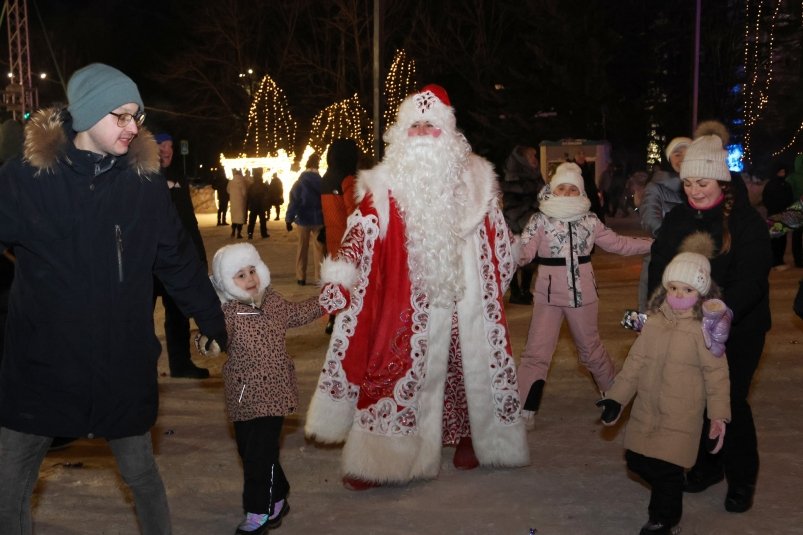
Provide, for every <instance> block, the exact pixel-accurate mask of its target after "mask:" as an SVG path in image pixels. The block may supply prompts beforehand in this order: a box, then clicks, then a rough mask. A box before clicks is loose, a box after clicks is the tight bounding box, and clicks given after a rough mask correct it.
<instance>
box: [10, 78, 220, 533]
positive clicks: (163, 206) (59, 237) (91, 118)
mask: <svg viewBox="0 0 803 535" xmlns="http://www.w3.org/2000/svg"><path fill="white" fill-rule="evenodd" d="M67 99H68V102H69V105H68V107H67V109H57V108H49V109H42V110H39V111H37V112H36V113H34V115H33V117H31V119H30V121H28V123H27V124H26V127H25V148H24V155H23V156H22V157H17V158H14V159H12V160H11V161H9V162H7V163H6V164H5V165H4V166H3V168H2V169H0V247H2V248H3V249H5V248H6V247H12V248H13V250H14V254H15V256H16V268H15V274H14V281H13V283H12V286H11V295H10V298H9V312H8V319H7V329H6V335H7V338H6V342H5V350H6V351H5V355H4V357H3V366H2V370H1V371H0V481H1V482H2V483H1V484H0V529H1V530H2V531H3V532H4V533H14V534H30V533H31V532H32V514H31V496H32V493H33V490H34V488H35V486H36V481H37V479H38V477H39V470H40V466H41V465H42V461H43V459H44V457H45V455H46V454H47V451H48V446H50V444H51V441H52V437H57V436H61V437H87V438H105V439H106V440H107V442H108V444H109V447H110V448H111V450H112V452H113V454H114V456H115V458H116V460H117V467H118V469H119V471H120V475H121V476H122V480H123V481H124V482H125V483H126V484H127V485H128V487H129V488H130V489H131V492H132V495H133V499H134V508H135V510H136V515H137V518H138V520H139V528H140V531H141V532H142V533H143V534H145V535H154V534H159V535H163V534H168V533H170V532H171V526H170V511H169V507H168V504H167V495H166V493H165V489H164V484H163V483H162V478H161V476H160V475H159V470H158V468H157V465H156V460H155V458H154V455H153V445H152V441H151V434H150V429H151V427H152V426H153V425H154V423H155V421H156V417H157V414H158V408H159V398H158V380H157V379H158V373H157V367H156V364H157V361H158V359H159V354H160V353H161V345H160V344H159V340H158V339H157V338H156V334H155V332H154V328H153V277H154V275H155V276H156V277H158V278H159V279H160V280H161V281H162V283H163V284H164V286H165V288H166V289H167V291H168V292H169V293H170V294H171V295H172V297H173V299H175V301H176V302H177V303H178V304H179V306H180V307H181V309H182V312H184V314H186V315H187V316H193V317H194V318H195V320H196V322H197V323H198V325H199V327H200V328H201V331H202V332H204V333H205V334H207V335H208V337H209V339H210V340H211V341H217V342H218V343H219V344H220V345H223V346H225V343H226V326H225V322H224V319H223V313H222V311H221V310H220V301H219V300H218V298H217V295H216V294H215V291H214V289H213V288H212V284H211V282H210V281H209V277H208V275H207V272H206V268H205V266H204V265H203V263H202V262H201V261H200V259H199V258H198V254H197V251H196V250H195V248H194V247H193V246H192V243H191V240H190V237H189V236H188V235H187V233H186V231H185V230H184V228H183V227H182V225H181V221H180V220H179V218H178V214H177V213H176V209H175V207H174V206H173V203H172V202H171V200H170V194H169V192H168V189H167V185H166V183H165V179H164V178H163V177H162V176H161V175H160V174H159V154H158V148H157V146H156V143H155V141H154V139H153V136H152V135H151V134H150V133H149V132H148V131H147V130H145V129H143V128H142V124H143V120H144V118H145V115H144V105H143V103H142V98H141V97H140V95H139V90H138V89H137V86H136V84H135V83H134V82H133V81H132V80H131V79H130V78H129V77H128V76H126V75H125V74H123V73H122V72H120V71H119V70H117V69H115V68H113V67H110V66H108V65H104V64H101V63H93V64H90V65H87V66H86V67H84V68H82V69H79V70H78V71H76V72H75V73H74V74H73V75H72V77H71V78H70V80H69V82H68V84H67ZM34 318H35V321H33V320H32V319H34ZM51 483H52V482H51ZM85 528H86V526H84V527H83V528H79V527H78V526H75V528H74V529H75V530H85ZM104 528H110V526H105V527H104V526H97V525H94V526H92V530H93V531H98V532H102V531H108V529H104Z"/></svg>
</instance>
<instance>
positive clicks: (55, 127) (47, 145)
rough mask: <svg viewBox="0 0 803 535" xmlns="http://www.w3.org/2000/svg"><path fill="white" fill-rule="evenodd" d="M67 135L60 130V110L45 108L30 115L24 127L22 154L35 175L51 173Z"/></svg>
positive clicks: (64, 144) (65, 142)
mask: <svg viewBox="0 0 803 535" xmlns="http://www.w3.org/2000/svg"><path fill="white" fill-rule="evenodd" d="M67 142H68V141H67V134H66V133H65V132H64V128H62V120H61V110H59V109H57V108H47V109H43V110H39V111H37V112H36V113H34V114H33V115H31V119H30V121H28V124H26V125H25V141H24V142H23V146H22V154H23V159H24V161H25V162H27V163H28V164H30V165H31V167H33V168H35V169H36V170H37V171H36V173H37V174H38V173H40V172H41V171H51V170H52V169H53V168H54V167H55V166H56V163H57V162H58V160H59V155H60V154H61V153H62V152H63V151H64V147H65V146H66V144H67Z"/></svg>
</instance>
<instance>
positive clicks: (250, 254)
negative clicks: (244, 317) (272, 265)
mask: <svg viewBox="0 0 803 535" xmlns="http://www.w3.org/2000/svg"><path fill="white" fill-rule="evenodd" d="M247 266H254V268H256V272H257V275H258V276H259V292H260V294H263V293H264V292H265V289H266V288H267V287H268V286H269V285H270V270H269V269H268V266H267V265H266V264H265V262H263V261H262V258H260V256H259V252H258V251H257V249H256V247H254V246H253V245H251V244H250V243H234V244H231V245H225V246H223V247H221V248H220V249H218V250H217V252H216V253H215V256H214V257H213V258H212V276H211V280H212V285H213V286H214V287H215V291H217V294H218V297H219V298H220V301H221V302H223V303H225V302H227V301H232V300H237V301H242V302H244V303H249V304H250V303H251V302H252V301H253V298H252V297H251V295H249V294H248V293H247V292H245V291H244V290H242V289H241V288H239V287H238V286H237V285H236V284H235V283H234V275H236V274H237V272H238V271H240V270H241V269H243V268H244V267H247Z"/></svg>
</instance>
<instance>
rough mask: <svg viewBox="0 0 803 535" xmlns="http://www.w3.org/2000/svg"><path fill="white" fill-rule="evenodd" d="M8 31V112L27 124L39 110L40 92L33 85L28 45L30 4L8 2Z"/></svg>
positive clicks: (20, 0)
mask: <svg viewBox="0 0 803 535" xmlns="http://www.w3.org/2000/svg"><path fill="white" fill-rule="evenodd" d="M3 9H4V11H5V12H6V20H7V22H6V26H7V27H8V66H9V72H8V85H7V86H6V88H5V91H4V92H3V104H4V106H5V109H6V110H8V111H10V112H11V113H12V114H13V117H14V120H16V121H24V120H25V119H26V118H27V117H28V116H29V115H30V113H31V112H32V111H34V110H35V109H36V108H37V107H39V92H38V91H37V89H36V88H35V87H33V84H32V83H31V47H30V43H29V41H28V3H27V2H26V1H25V0H6V2H5V3H4V6H3Z"/></svg>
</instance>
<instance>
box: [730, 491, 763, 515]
mask: <svg viewBox="0 0 803 535" xmlns="http://www.w3.org/2000/svg"><path fill="white" fill-rule="evenodd" d="M755 492H756V487H755V485H733V486H732V487H729V488H728V494H727V495H726V496H725V510H726V511H728V512H729V513H744V512H745V511H747V510H749V509H750V508H751V507H753V494H755Z"/></svg>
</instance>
